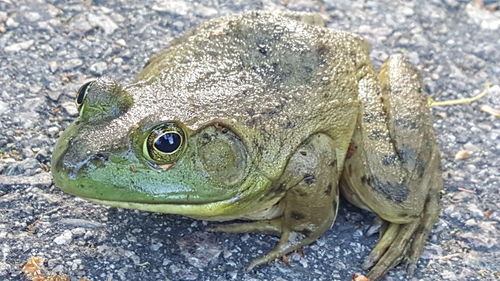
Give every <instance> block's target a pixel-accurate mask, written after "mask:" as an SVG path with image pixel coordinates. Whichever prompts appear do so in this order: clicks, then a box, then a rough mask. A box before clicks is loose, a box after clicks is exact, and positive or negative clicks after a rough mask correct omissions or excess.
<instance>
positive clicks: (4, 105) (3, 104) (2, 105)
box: [0, 101, 9, 115]
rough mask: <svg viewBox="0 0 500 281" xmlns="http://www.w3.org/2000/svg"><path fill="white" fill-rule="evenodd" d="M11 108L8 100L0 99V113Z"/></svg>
mask: <svg viewBox="0 0 500 281" xmlns="http://www.w3.org/2000/svg"><path fill="white" fill-rule="evenodd" d="M8 110H9V105H8V104H7V103H6V102H3V101H0V115H2V114H4V113H5V112H7V111H8Z"/></svg>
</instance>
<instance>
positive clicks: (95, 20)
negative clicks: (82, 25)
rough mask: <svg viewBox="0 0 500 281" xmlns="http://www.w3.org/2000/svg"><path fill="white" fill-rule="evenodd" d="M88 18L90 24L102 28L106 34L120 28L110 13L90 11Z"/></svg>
mask: <svg viewBox="0 0 500 281" xmlns="http://www.w3.org/2000/svg"><path fill="white" fill-rule="evenodd" d="M87 20H88V22H89V23H90V25H92V26H94V27H100V28H102V30H103V31H104V33H105V34H111V33H113V32H114V31H115V30H116V29H117V28H118V25H117V24H116V23H115V22H114V21H113V20H112V19H111V18H110V17H109V16H108V15H106V14H103V13H98V14H94V13H89V14H88V15H87Z"/></svg>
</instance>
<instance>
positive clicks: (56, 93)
mask: <svg viewBox="0 0 500 281" xmlns="http://www.w3.org/2000/svg"><path fill="white" fill-rule="evenodd" d="M62 94H63V92H62V91H60V90H59V89H57V90H54V91H51V90H48V92H47V96H48V97H49V99H51V100H53V101H58V100H59V97H60V96H61V95H62Z"/></svg>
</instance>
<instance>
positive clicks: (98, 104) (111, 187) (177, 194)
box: [52, 80, 270, 218]
mask: <svg viewBox="0 0 500 281" xmlns="http://www.w3.org/2000/svg"><path fill="white" fill-rule="evenodd" d="M132 92H133V89H126V88H124V87H121V86H120V85H118V84H117V83H115V82H110V81H106V80H97V81H93V82H89V83H86V84H85V85H83V86H82V87H81V88H80V90H79V91H78V96H77V106H78V108H79V112H80V117H79V118H78V119H77V120H76V121H75V122H73V123H72V124H71V125H70V126H69V127H68V128H67V129H66V130H65V131H64V132H63V134H62V135H61V137H60V139H59V141H58V143H57V145H56V148H55V150H54V154H53V158H52V174H53V176H54V181H55V184H56V185H57V186H59V187H60V188H61V189H62V190H64V191H66V192H68V193H71V194H74V195H77V196H80V197H83V198H86V199H88V200H91V201H95V202H99V203H103V204H107V205H112V206H117V207H124V208H133V209H142V210H148V211H154V212H164V213H176V214H183V215H190V216H196V217H218V218H222V217H226V216H227V217H231V216H234V215H237V214H238V213H241V212H244V210H245V209H246V208H247V206H248V205H249V204H250V202H253V201H255V200H256V198H257V197H259V196H261V195H262V193H264V192H263V190H264V189H267V188H268V187H269V186H270V181H269V180H268V179H267V178H266V177H265V176H263V175H262V174H261V173H259V172H257V171H255V169H253V168H252V167H253V165H251V162H252V159H251V157H250V155H249V153H248V150H247V148H246V146H245V144H244V142H243V141H242V139H241V138H240V137H239V136H238V135H237V134H236V133H235V132H234V130H233V129H231V128H230V127H229V126H228V125H227V124H223V122H212V123H210V124H206V125H205V126H203V127H200V128H199V129H197V130H190V129H188V128H187V127H186V126H184V124H182V122H180V121H179V120H168V119H167V120H166V119H165V117H164V116H157V115H158V114H155V113H154V112H155V110H149V109H148V108H147V107H144V106H142V107H141V106H136V104H135V101H134V98H133V95H132V94H131V93H132ZM160 115H161V114H160ZM167 115H168V114H167ZM248 208H249V207H248Z"/></svg>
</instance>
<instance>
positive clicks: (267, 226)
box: [206, 218, 282, 236]
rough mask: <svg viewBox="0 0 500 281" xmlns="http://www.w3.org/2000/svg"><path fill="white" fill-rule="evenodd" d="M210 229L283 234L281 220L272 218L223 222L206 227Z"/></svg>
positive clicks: (230, 231)
mask: <svg viewBox="0 0 500 281" xmlns="http://www.w3.org/2000/svg"><path fill="white" fill-rule="evenodd" d="M206 230H208V231H214V232H229V233H248V232H253V233H262V234H268V235H274V236H280V235H281V232H282V231H281V220H280V219H278V218H277V219H270V220H260V221H252V222H241V223H230V224H221V225H217V226H212V227H208V228H206Z"/></svg>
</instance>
